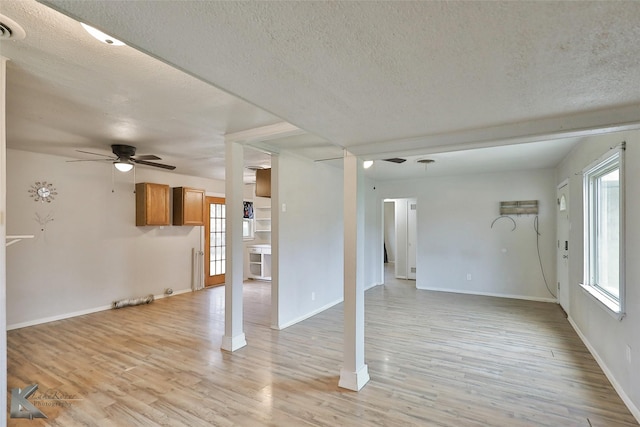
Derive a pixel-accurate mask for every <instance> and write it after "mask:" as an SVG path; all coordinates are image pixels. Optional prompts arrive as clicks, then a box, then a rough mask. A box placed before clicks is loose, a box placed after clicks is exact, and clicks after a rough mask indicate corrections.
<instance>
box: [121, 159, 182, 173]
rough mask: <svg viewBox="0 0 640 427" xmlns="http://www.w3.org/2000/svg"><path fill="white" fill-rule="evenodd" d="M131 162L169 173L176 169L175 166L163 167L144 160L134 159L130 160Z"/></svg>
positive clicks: (160, 164)
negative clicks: (166, 170) (168, 171)
mask: <svg viewBox="0 0 640 427" xmlns="http://www.w3.org/2000/svg"><path fill="white" fill-rule="evenodd" d="M131 161H132V162H134V163H137V164H140V165H146V166H153V167H156V168H162V169H168V170H170V171H172V170H174V169H175V168H176V167H175V166H171V165H163V164H162V163H155V162H147V161H146V160H140V159H134V158H131Z"/></svg>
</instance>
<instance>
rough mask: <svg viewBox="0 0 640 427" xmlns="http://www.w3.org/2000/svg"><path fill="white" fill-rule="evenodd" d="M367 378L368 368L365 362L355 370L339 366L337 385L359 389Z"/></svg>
mask: <svg viewBox="0 0 640 427" xmlns="http://www.w3.org/2000/svg"><path fill="white" fill-rule="evenodd" d="M369 379H370V377H369V368H368V367H367V365H366V364H365V365H364V366H362V367H361V368H360V369H358V371H356V372H351V371H347V370H346V369H344V368H341V369H340V380H339V381H338V387H341V388H346V389H347V390H352V391H360V390H361V389H362V387H364V386H365V384H367V383H368V382H369Z"/></svg>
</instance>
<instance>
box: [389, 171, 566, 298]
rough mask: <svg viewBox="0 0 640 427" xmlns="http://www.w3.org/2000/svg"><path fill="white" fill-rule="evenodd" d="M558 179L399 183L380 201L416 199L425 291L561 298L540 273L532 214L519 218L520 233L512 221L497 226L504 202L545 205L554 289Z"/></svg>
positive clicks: (540, 175) (420, 280)
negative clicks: (546, 283)
mask: <svg viewBox="0 0 640 427" xmlns="http://www.w3.org/2000/svg"><path fill="white" fill-rule="evenodd" d="M554 175H555V174H554V171H553V170H536V171H522V172H507V173H493V174H482V175H460V176H449V177H429V178H428V179H421V180H411V181H394V182H386V183H379V185H378V188H379V189H380V191H379V196H378V197H380V200H382V199H384V198H390V197H396V198H398V197H417V202H418V206H419V208H418V254H417V277H416V286H417V287H418V288H419V289H435V290H443V291H448V292H462V293H475V294H487V295H498V296H512V297H518V298H527V299H536V300H555V298H554V297H553V296H552V295H551V294H550V293H549V292H548V291H547V289H546V287H545V284H544V281H543V278H542V274H541V272H540V266H539V262H538V255H537V250H536V234H535V231H534V228H533V220H534V216H531V215H530V216H520V217H514V220H515V221H516V223H517V228H516V230H515V231H511V229H512V223H511V221H509V220H506V219H502V220H499V221H498V222H497V223H496V224H495V225H494V227H493V229H492V228H491V223H492V221H493V220H494V219H495V218H496V217H498V216H499V203H500V201H509V200H539V205H540V212H539V225H540V232H541V234H542V235H541V236H540V252H541V254H542V262H543V266H544V271H545V274H546V277H547V282H548V284H549V287H550V288H551V290H555V283H556V282H555V269H556V266H555V178H554ZM397 218H398V216H397V212H396V219H397ZM467 274H471V280H467Z"/></svg>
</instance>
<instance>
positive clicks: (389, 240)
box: [384, 202, 396, 262]
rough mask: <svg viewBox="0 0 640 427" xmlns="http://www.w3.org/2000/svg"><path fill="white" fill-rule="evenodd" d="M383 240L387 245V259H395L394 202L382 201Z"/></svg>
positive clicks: (393, 260) (390, 260) (391, 260)
mask: <svg viewBox="0 0 640 427" xmlns="http://www.w3.org/2000/svg"><path fill="white" fill-rule="evenodd" d="M384 241H385V243H386V245H387V260H388V261H389V262H395V261H396V208H395V202H384Z"/></svg>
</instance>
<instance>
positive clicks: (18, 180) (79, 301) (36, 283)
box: [7, 150, 224, 328]
mask: <svg viewBox="0 0 640 427" xmlns="http://www.w3.org/2000/svg"><path fill="white" fill-rule="evenodd" d="M7 158H8V162H7V175H8V185H7V209H8V213H7V230H8V232H9V233H10V234H34V235H36V239H34V240H31V241H23V242H20V243H18V244H16V245H13V246H11V247H9V248H8V251H7V324H8V327H10V328H11V327H16V326H24V325H27V324H32V323H37V322H40V321H44V320H52V319H55V318H61V317H66V316H68V315H71V314H78V313H82V312H87V311H92V310H95V309H99V308H103V307H105V306H108V305H110V304H111V302H112V301H114V300H118V299H122V298H129V297H137V296H143V295H147V294H155V295H159V294H162V293H163V292H164V289H165V288H167V287H171V288H173V289H174V291H180V290H185V289H189V288H190V286H191V249H192V248H194V247H195V248H198V247H200V245H201V234H202V227H184V226H182V227H179V226H166V227H163V228H162V229H161V228H159V227H136V226H135V194H134V193H133V189H134V185H133V174H132V173H131V172H130V173H127V174H121V173H116V174H115V175H114V176H115V185H112V169H113V168H112V167H111V165H110V164H109V163H99V162H76V163H67V162H65V158H62V157H56V156H50V155H44V154H34V153H29V152H24V151H17V150H8V157H7ZM136 173H137V176H136V180H137V181H138V182H145V181H146V182H156V183H161V184H168V185H170V186H171V187H177V186H191V187H197V188H204V189H205V190H206V191H207V192H211V193H217V194H224V183H223V182H221V181H213V180H207V179H202V178H195V177H189V176H184V175H179V174H175V173H168V172H164V171H160V170H155V169H151V168H145V167H138V168H136ZM42 180H46V181H48V182H51V183H53V184H54V186H55V187H56V189H57V191H58V193H59V194H58V195H57V196H56V198H55V200H54V201H53V202H52V203H40V202H34V201H33V199H32V198H31V197H29V193H28V190H29V188H30V186H31V185H32V184H33V183H34V182H35V181H42ZM112 189H115V192H112ZM36 214H39V215H40V216H41V217H45V216H46V215H48V214H51V215H52V217H53V218H54V220H53V221H52V222H50V223H49V224H47V226H46V231H44V232H43V231H41V229H40V225H39V224H38V223H37V222H36V220H35V216H36Z"/></svg>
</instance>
